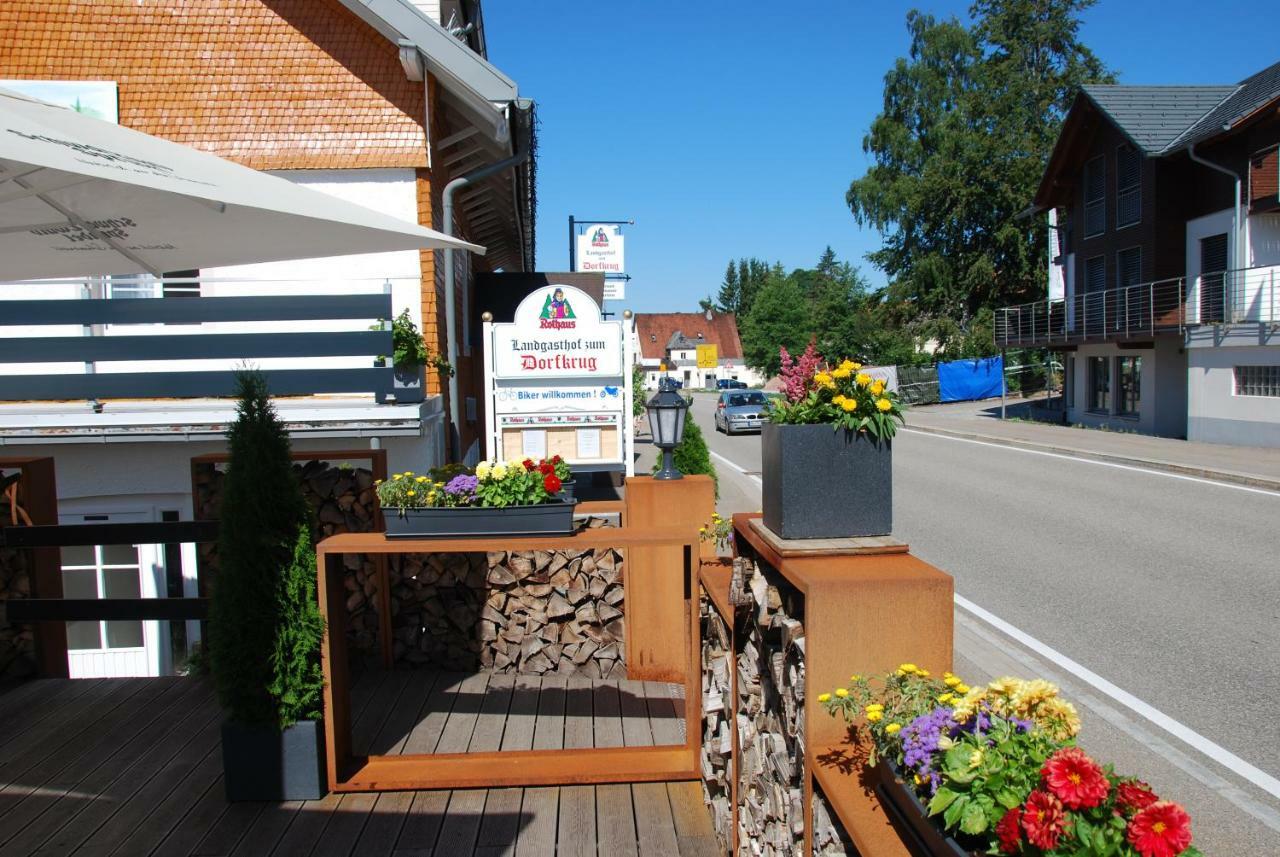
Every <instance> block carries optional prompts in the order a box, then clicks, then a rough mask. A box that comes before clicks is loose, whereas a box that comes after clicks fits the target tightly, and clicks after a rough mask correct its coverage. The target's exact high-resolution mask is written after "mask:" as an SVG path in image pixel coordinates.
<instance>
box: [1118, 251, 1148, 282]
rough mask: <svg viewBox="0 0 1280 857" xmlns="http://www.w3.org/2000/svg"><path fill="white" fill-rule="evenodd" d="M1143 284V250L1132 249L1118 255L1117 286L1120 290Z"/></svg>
mask: <svg viewBox="0 0 1280 857" xmlns="http://www.w3.org/2000/svg"><path fill="white" fill-rule="evenodd" d="M1140 282H1142V248H1141V247H1130V248H1129V249H1128V250H1121V251H1120V252H1119V253H1117V254H1116V285H1117V286H1118V287H1120V288H1124V287H1125V286H1136V285H1137V284H1138V283H1140Z"/></svg>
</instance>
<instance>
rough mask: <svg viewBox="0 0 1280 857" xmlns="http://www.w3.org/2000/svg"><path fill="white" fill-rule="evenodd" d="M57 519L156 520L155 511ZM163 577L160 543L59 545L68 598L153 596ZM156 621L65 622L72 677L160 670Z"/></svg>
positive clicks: (76, 521)
mask: <svg viewBox="0 0 1280 857" xmlns="http://www.w3.org/2000/svg"><path fill="white" fill-rule="evenodd" d="M59 520H60V522H61V523H64V524H82V523H113V524H118V523H142V522H147V521H151V520H154V515H152V514H149V513H145V512H134V513H116V514H111V515H70V516H65V515H64V516H61V517H60V518H59ZM164 579H165V574H164V552H163V550H162V549H161V548H160V546H159V545H94V546H85V547H66V548H62V593H63V596H64V597H66V598H155V597H157V595H158V594H159V592H162V591H163V585H164V583H163V582H164ZM165 624H167V623H165ZM160 625H161V623H160V622H157V621H145V622H144V621H112V622H106V621H77V622H68V623H67V668H68V670H69V674H70V676H71V678H111V677H122V676H156V675H160V659H161V643H162V639H163V638H162V636H161V631H160Z"/></svg>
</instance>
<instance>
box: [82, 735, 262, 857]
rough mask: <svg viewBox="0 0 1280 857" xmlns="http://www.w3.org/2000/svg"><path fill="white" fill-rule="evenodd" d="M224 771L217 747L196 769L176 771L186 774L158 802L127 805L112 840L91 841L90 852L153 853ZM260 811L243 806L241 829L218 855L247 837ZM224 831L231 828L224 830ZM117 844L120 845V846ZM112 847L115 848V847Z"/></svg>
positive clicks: (175, 773)
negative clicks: (246, 828)
mask: <svg viewBox="0 0 1280 857" xmlns="http://www.w3.org/2000/svg"><path fill="white" fill-rule="evenodd" d="M176 767H178V766H176ZM221 772H222V753H221V752H219V751H218V748H217V747H216V746H215V747H214V748H213V749H212V750H210V752H209V754H208V755H206V756H205V757H204V758H203V759H201V760H200V761H199V762H197V763H196V764H195V766H194V767H192V768H189V769H188V770H186V771H181V770H174V772H173V775H174V776H176V775H178V774H185V775H184V776H182V778H181V780H180V781H179V782H178V784H177V785H176V786H175V787H173V788H171V789H169V790H168V791H167V792H165V793H164V794H163V795H162V796H160V797H161V799H160V801H159V802H158V803H155V804H151V805H146V804H140V803H136V804H135V806H134V807H132V808H130V807H129V805H128V804H126V805H125V807H124V808H123V810H124V811H123V812H122V813H118V814H117V815H118V816H120V818H119V820H118V821H117V818H116V817H113V818H112V822H113V823H114V825H113V826H114V828H115V830H116V831H118V833H116V834H107V835H109V836H113V838H111V839H107V840H106V841H105V842H103V843H100V844H95V843H94V841H93V840H90V847H89V849H87V850H89V851H91V852H92V851H93V850H94V848H95V847H96V848H101V849H102V851H103V853H108V854H119V855H124V857H130V855H135V854H150V853H151V850H152V849H153V848H155V847H156V846H157V845H159V844H160V843H161V842H162V841H164V839H165V838H166V837H167V836H168V835H169V833H170V832H171V831H172V830H173V829H174V828H176V827H177V826H178V825H179V824H180V823H181V822H182V819H183V818H184V817H185V816H186V814H187V812H188V811H189V810H190V809H191V806H192V804H194V803H196V802H197V801H198V800H199V799H200V797H201V796H202V795H203V794H204V793H205V792H207V791H208V790H209V786H211V785H213V783H214V781H216V780H218V779H219V775H220V774H221ZM240 806H242V805H240V804H236V805H234V806H233V807H231V809H232V810H235V809H237V808H239V807H240ZM260 809H261V807H260V806H256V807H244V809H243V810H241V811H242V812H244V813H245V815H246V816H247V818H246V819H245V821H244V823H243V824H241V825H239V830H238V831H237V832H236V835H235V838H234V839H232V840H231V842H230V845H229V846H228V847H226V848H222V849H220V850H219V851H218V853H219V854H226V853H227V852H229V851H230V850H231V849H232V848H234V847H235V844H236V842H238V841H239V839H240V837H241V836H242V835H244V828H245V827H247V826H248V824H249V823H251V822H252V821H253V819H254V817H255V816H256V815H257V814H258V811H259V810H260ZM224 817H225V814H224ZM223 829H228V828H226V827H224V828H223ZM120 834H123V835H120ZM206 839H207V837H206ZM116 843H119V844H118V845H117V844H116ZM112 846H115V847H114V848H112Z"/></svg>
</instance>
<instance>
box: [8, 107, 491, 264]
mask: <svg viewBox="0 0 1280 857" xmlns="http://www.w3.org/2000/svg"><path fill="white" fill-rule="evenodd" d="M445 247H453V248H459V249H464V250H471V251H473V252H476V253H483V252H484V248H483V247H480V246H477V245H475V244H469V243H467V242H465V241H460V240H458V239H456V238H452V237H450V236H448V235H445V234H443V233H441V232H436V231H434V230H431V229H426V228H424V227H422V226H419V225H417V224H416V223H409V222H407V221H404V220H400V219H399V218H395V217H391V216H388V215H385V214H380V213H378V212H376V211H372V210H371V209H368V208H364V207H363V206H360V205H356V204H354V203H350V202H346V201H344V200H341V199H336V198H334V197H331V196H328V195H327V194H323V193H319V192H318V191H314V190H310V189H308V188H305V187H301V186H299V185H296V184H293V183H292V182H289V181H286V180H285V179H282V178H278V177H276V176H271V175H267V174H266V173H261V172H258V171H257V170H251V169H249V168H248V167H243V166H241V165H239V164H235V163H232V162H231V161H227V160H224V159H223V158H219V157H217V156H215V155H210V154H208V153H206V152H200V151H197V150H196V149H192V148H190V147H188V146H183V145H179V144H177V143H172V142H169V141H168V140H162V139H160V138H159V137H153V136H151V135H149V134H143V133H141V132H139V131H134V130H131V129H129V128H124V127H121V126H119V125H114V124H112V123H110V122H104V121H102V120H99V119H93V118H91V117H88V116H83V115H81V114H79V113H76V112H75V111H73V110H69V109H66V108H62V107H55V106H53V105H51V104H47V103H45V102H43V101H38V100H36V99H33V98H29V97H27V96H24V95H20V94H18V93H15V92H12V91H9V90H5V89H0V280H22V279H33V278H54V277H79V276H86V275H100V274H136V273H143V272H149V273H152V274H157V275H158V274H161V273H163V272H166V271H178V270H187V269H192V268H212V267H221V266H225V265H241V264H248V263H252V262H273V261H280V260H284V259H304V258H312V257H321V256H340V255H348V254H356V253H378V252H383V251H388V250H410V249H419V248H427V249H430V248H445Z"/></svg>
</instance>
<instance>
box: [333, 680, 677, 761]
mask: <svg viewBox="0 0 1280 857" xmlns="http://www.w3.org/2000/svg"><path fill="white" fill-rule="evenodd" d="M351 696H352V710H351V714H352V730H351V732H352V736H351V738H352V749H353V750H354V752H355V753H356V754H357V755H386V756H394V755H402V754H408V753H479V752H493V751H497V750H558V749H562V748H565V747H568V748H577V747H624V746H625V747H654V746H662V745H671V744H683V743H684V742H685V721H684V687H683V686H682V685H678V684H665V683H662V682H654V681H634V680H628V679H622V680H617V679H603V680H595V681H592V680H591V679H588V678H580V677H577V676H572V677H566V676H554V675H553V676H544V677H541V678H540V677H538V676H515V675H509V674H507V675H502V674H496V675H491V674H489V673H476V674H465V673H449V672H431V671H425V670H395V671H386V672H384V671H377V672H366V673H365V674H364V675H362V676H361V677H360V679H359V681H358V682H357V683H356V686H355V687H354V688H353V689H352V693H351Z"/></svg>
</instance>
